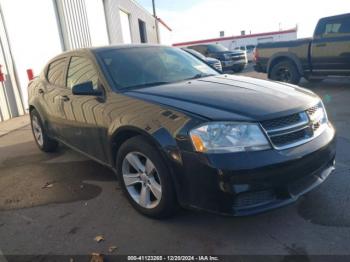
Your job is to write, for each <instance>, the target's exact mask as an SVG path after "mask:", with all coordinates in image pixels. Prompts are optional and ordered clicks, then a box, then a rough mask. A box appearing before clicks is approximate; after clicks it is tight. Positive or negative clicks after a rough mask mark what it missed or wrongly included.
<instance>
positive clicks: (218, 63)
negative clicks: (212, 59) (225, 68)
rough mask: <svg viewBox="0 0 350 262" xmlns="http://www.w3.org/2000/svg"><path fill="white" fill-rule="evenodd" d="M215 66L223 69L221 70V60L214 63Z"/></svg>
mask: <svg viewBox="0 0 350 262" xmlns="http://www.w3.org/2000/svg"><path fill="white" fill-rule="evenodd" d="M214 67H215V68H216V69H217V70H219V71H221V70H222V66H221V62H216V63H215V64H214Z"/></svg>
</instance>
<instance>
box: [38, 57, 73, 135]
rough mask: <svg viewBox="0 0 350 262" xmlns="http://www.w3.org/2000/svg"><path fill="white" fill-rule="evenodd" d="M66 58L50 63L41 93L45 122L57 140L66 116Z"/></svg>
mask: <svg viewBox="0 0 350 262" xmlns="http://www.w3.org/2000/svg"><path fill="white" fill-rule="evenodd" d="M67 63H68V58H67V57H60V58H57V59H55V60H54V61H52V62H51V63H50V64H49V65H48V67H47V70H46V72H45V74H46V76H45V77H46V81H45V83H44V86H43V89H42V90H39V92H42V95H43V99H42V106H43V109H44V110H43V113H45V114H46V115H45V116H44V118H45V119H46V120H47V124H48V128H49V129H50V132H51V133H52V134H53V135H55V136H56V137H57V138H62V127H63V125H64V122H65V119H66V116H65V112H64V108H63V106H64V97H65V96H66V95H67V94H69V92H68V90H67V89H66V87H65V76H66V70H67Z"/></svg>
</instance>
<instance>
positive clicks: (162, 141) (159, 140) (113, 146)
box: [110, 126, 181, 196]
mask: <svg viewBox="0 0 350 262" xmlns="http://www.w3.org/2000/svg"><path fill="white" fill-rule="evenodd" d="M136 136H142V137H143V138H145V139H146V141H148V142H149V143H150V144H151V145H153V146H154V147H155V148H156V149H157V150H158V152H159V153H160V156H161V157H162V158H163V160H164V163H165V166H166V167H167V169H168V171H169V173H170V176H171V178H172V180H173V183H174V187H175V192H176V195H177V196H178V192H179V181H178V179H177V177H176V174H175V173H176V172H175V169H174V168H173V167H174V166H173V162H174V156H173V155H174V154H175V155H176V156H177V157H178V158H179V159H181V156H180V151H179V149H178V147H177V144H176V141H175V139H174V138H173V137H172V136H171V135H170V133H169V132H168V131H167V130H166V129H165V128H160V129H158V130H157V131H156V132H154V133H152V134H151V133H149V132H147V131H145V130H143V129H141V128H139V127H135V126H123V127H120V128H118V129H117V130H116V131H115V132H113V134H112V135H111V137H110V156H111V157H110V161H112V162H111V166H112V167H113V169H114V170H115V171H116V170H117V167H116V158H117V154H118V151H119V148H120V146H121V145H122V144H123V143H124V142H126V141H127V140H129V139H131V138H133V137H136Z"/></svg>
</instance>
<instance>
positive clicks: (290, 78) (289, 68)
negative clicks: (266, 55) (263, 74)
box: [269, 60, 301, 85]
mask: <svg viewBox="0 0 350 262" xmlns="http://www.w3.org/2000/svg"><path fill="white" fill-rule="evenodd" d="M269 78H270V79H272V80H275V81H280V82H286V83H290V84H295V85H296V84H298V83H299V82H300V78H301V75H300V74H299V72H298V69H297V67H296V66H295V64H294V63H293V62H291V61H288V60H284V61H281V62H278V63H277V64H275V65H274V66H273V67H272V68H271V72H270V77H269Z"/></svg>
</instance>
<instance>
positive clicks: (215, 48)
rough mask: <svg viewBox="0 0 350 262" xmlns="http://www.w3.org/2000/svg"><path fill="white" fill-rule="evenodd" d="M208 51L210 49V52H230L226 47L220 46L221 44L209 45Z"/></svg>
mask: <svg viewBox="0 0 350 262" xmlns="http://www.w3.org/2000/svg"><path fill="white" fill-rule="evenodd" d="M208 49H209V51H210V52H225V51H228V49H227V48H226V47H224V46H223V45H220V44H216V45H208Z"/></svg>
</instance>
